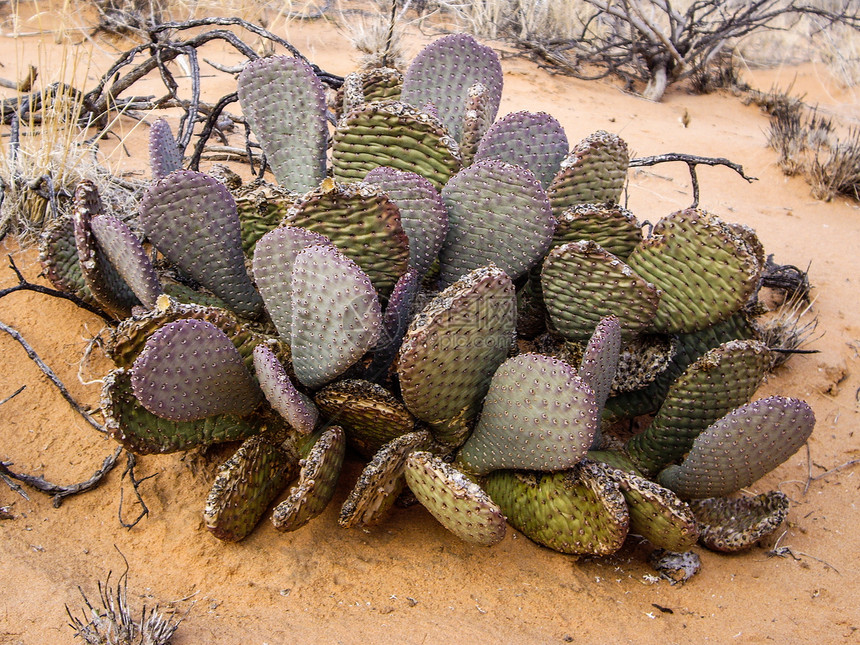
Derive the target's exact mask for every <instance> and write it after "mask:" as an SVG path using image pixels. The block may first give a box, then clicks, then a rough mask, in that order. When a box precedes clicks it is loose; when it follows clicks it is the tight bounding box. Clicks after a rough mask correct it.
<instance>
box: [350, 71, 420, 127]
mask: <svg viewBox="0 0 860 645" xmlns="http://www.w3.org/2000/svg"><path fill="white" fill-rule="evenodd" d="M402 86H403V74H401V73H400V71H398V70H396V69H394V68H393V67H373V68H371V69H368V70H364V71H361V72H352V73H351V74H347V75H346V76H345V77H344V79H343V85H341V87H340V88H339V89H338V91H337V94H336V95H335V112H336V114H337V118H338V120H340V118H341V117H342V116H343V115H344V114H347V113H349V112H351V111H352V110H354V109H355V108H357V107H358V106H360V105H361V104H362V103H373V102H375V101H397V100H399V99H400V89H401V87H402Z"/></svg>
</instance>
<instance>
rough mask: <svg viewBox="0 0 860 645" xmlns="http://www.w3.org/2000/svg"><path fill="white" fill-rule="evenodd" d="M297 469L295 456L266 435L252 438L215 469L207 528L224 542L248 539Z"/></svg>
mask: <svg viewBox="0 0 860 645" xmlns="http://www.w3.org/2000/svg"><path fill="white" fill-rule="evenodd" d="M297 470H298V454H297V453H296V452H295V450H293V449H292V448H290V447H288V446H287V445H285V444H283V443H281V442H280V441H277V440H275V439H273V438H270V437H268V436H264V435H260V436H256V437H251V438H250V439H247V440H246V441H245V443H243V444H242V445H241V446H240V447H239V449H238V450H237V451H236V452H235V454H234V455H233V456H232V457H230V458H229V459H228V460H227V461H225V462H224V463H223V464H222V465H221V467H220V468H219V469H218V474H217V475H216V477H215V482H214V483H213V484H212V488H211V490H210V491H209V495H208V496H207V498H206V507H205V509H204V511H203V521H204V522H205V524H206V528H207V529H209V531H210V532H211V533H212V534H213V535H214V536H215V537H217V538H218V539H219V540H224V541H225V542H238V541H239V540H241V539H242V538H244V537H245V536H247V535H248V534H249V533H250V532H251V531H252V530H254V527H255V526H256V525H257V522H259V521H260V518H262V517H263V514H264V513H265V512H266V509H268V508H269V505H270V504H271V503H272V501H273V500H274V499H275V498H276V497H277V496H278V495H279V494H280V492H281V491H282V490H283V489H284V487H285V486H286V485H287V484H288V483H289V481H290V480H291V479H292V478H293V477H295V474H296V471H297Z"/></svg>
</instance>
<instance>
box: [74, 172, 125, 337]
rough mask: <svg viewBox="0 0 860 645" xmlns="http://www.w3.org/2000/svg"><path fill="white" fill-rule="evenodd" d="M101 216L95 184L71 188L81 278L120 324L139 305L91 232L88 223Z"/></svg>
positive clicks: (83, 182) (89, 183) (99, 200)
mask: <svg viewBox="0 0 860 645" xmlns="http://www.w3.org/2000/svg"><path fill="white" fill-rule="evenodd" d="M102 214H103V208H102V200H101V197H99V191H98V189H97V188H96V186H95V184H94V183H93V182H91V181H89V180H84V181H81V182H80V183H79V184H78V185H77V187H76V188H75V198H74V214H73V217H74V226H75V228H74V230H75V246H76V247H77V251H78V263H79V266H80V270H81V275H82V276H83V279H84V282H85V283H86V285H87V287H88V288H89V291H90V293H91V294H92V296H93V298H94V299H95V301H96V302H97V303H98V305H99V306H100V307H101V308H102V309H104V310H105V311H107V312H108V313H109V314H110V315H112V316H113V317H115V318H117V319H119V320H121V319H123V318H126V317H128V316H130V315H131V308H132V307H134V306H135V305H139V304H140V301H139V300H138V299H137V297H136V296H135V295H134V292H133V291H132V290H131V289H130V288H129V286H128V284H126V282H125V281H124V280H123V278H122V275H121V274H120V272H119V271H117V269H116V267H115V266H114V265H113V264H112V263H111V262H110V259H109V256H108V254H107V253H105V250H104V249H102V248H101V246H100V245H99V243H98V241H97V238H96V236H95V234H94V232H93V229H92V220H93V219H94V218H95V217H97V216H99V215H102ZM114 250H116V249H114ZM117 255H118V254H117Z"/></svg>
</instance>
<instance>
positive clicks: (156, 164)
mask: <svg viewBox="0 0 860 645" xmlns="http://www.w3.org/2000/svg"><path fill="white" fill-rule="evenodd" d="M149 166H150V168H151V169H152V179H153V180H154V181H158V180H159V179H163V178H164V177H167V175H169V174H170V173H172V172H173V171H174V170H179V169H180V168H182V155H181V154H180V153H179V146H177V145H176V139H174V138H173V132H172V131H171V130H170V124H169V123H167V121H165V120H164V119H156V120H155V123H153V124H152V127H151V128H150V130H149Z"/></svg>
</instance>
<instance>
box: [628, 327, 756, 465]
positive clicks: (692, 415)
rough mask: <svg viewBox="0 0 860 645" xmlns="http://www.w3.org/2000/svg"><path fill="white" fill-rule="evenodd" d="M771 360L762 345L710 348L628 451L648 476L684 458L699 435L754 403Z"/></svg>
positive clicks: (738, 343)
mask: <svg viewBox="0 0 860 645" xmlns="http://www.w3.org/2000/svg"><path fill="white" fill-rule="evenodd" d="M770 361H771V358H770V351H769V350H768V349H767V347H766V346H765V345H763V344H762V343H760V342H758V341H752V340H750V341H739V340H737V341H729V342H728V343H724V344H722V345H720V346H719V347H716V348H714V349H712V350H710V351H709V352H707V353H706V354H705V355H704V356H702V357H701V358H699V360H697V361H696V362H695V363H693V364H692V365H690V366H689V367H688V368H687V369H686V371H685V372H684V373H683V374H682V375H681V376H680V377H678V379H677V380H676V381H675V382H674V383H673V384H672V386H671V388H670V389H669V393H668V394H667V396H666V400H665V401H664V402H663V405H662V406H660V410H659V412H658V413H657V416H656V417H655V418H654V421H653V422H652V423H651V425H650V426H649V427H648V429H647V430H645V432H643V433H641V434H638V435H636V436H635V437H633V438H632V439H630V441H628V442H627V451H628V452H629V453H630V455H631V457H633V459H634V461H636V462H637V464H638V465H639V466H640V467H641V468H642V469H643V470H644V471H646V472H656V471H658V470H661V469H662V468H663V467H664V466H665V465H667V464H670V463H672V462H674V461H676V460H678V459H680V458H681V457H682V456H683V455H684V453H686V452H687V451H688V450H689V449H690V448H691V446H692V445H693V441H694V440H695V438H696V437H697V436H699V433H701V432H702V431H703V430H704V429H705V428H707V427H708V426H709V425H711V424H712V423H713V422H714V421H716V420H717V419H719V418H720V417H722V416H723V415H725V414H727V413H728V412H729V411H731V410H734V409H735V408H736V407H738V406H739V405H743V404H744V403H746V402H747V401H749V399H750V397H752V395H753V393H754V392H755V391H756V389H758V386H759V385H760V384H761V382H762V379H763V378H764V375H765V373H766V372H767V370H768V369H769V367H770Z"/></svg>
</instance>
